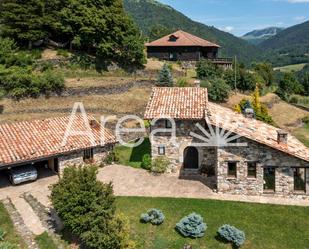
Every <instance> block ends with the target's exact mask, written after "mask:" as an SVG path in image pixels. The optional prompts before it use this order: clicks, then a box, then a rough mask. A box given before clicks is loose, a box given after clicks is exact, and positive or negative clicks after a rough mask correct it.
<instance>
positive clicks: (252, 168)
mask: <svg viewBox="0 0 309 249" xmlns="http://www.w3.org/2000/svg"><path fill="white" fill-rule="evenodd" d="M256 167H257V162H247V176H248V177H250V178H256Z"/></svg>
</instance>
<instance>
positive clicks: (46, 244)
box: [35, 232, 58, 249]
mask: <svg viewBox="0 0 309 249" xmlns="http://www.w3.org/2000/svg"><path fill="white" fill-rule="evenodd" d="M35 240H36V242H37V243H38V246H39V248H40V249H57V248H58V247H57V246H56V245H55V243H54V241H53V239H52V238H51V237H50V236H49V235H48V233H47V232H44V233H42V234H41V235H38V236H36V237H35Z"/></svg>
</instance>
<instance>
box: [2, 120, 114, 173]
mask: <svg viewBox="0 0 309 249" xmlns="http://www.w3.org/2000/svg"><path fill="white" fill-rule="evenodd" d="M72 120H73V121H72V123H71V126H70V127H71V130H73V131H75V132H78V131H81V132H85V131H87V129H89V131H91V134H92V135H93V138H94V139H93V140H92V141H91V139H90V138H89V137H88V136H85V135H83V134H81V133H80V134H79V135H78V134H77V135H72V136H69V137H68V139H67V141H66V143H65V145H64V144H63V138H64V137H65V132H66V130H67V127H68V124H70V117H69V116H66V117H56V118H49V119H44V120H33V121H24V122H17V123H8V124H1V125H0V151H1V153H0V170H3V169H8V168H12V167H19V166H23V165H28V164H32V165H36V166H46V165H47V166H48V167H49V168H50V169H51V170H52V171H53V172H55V173H57V174H59V175H61V172H62V171H63V169H64V168H65V167H67V166H71V165H82V164H89V163H96V164H101V163H102V162H103V160H104V159H105V157H106V155H107V153H108V151H110V150H111V149H112V147H113V145H114V144H115V142H116V140H115V137H114V135H112V133H111V132H110V131H108V130H107V129H104V128H102V127H101V126H100V124H99V123H98V122H97V121H96V120H95V119H94V118H93V117H91V116H87V118H83V116H82V115H75V116H74V118H73V119H72ZM102 137H104V140H101V138H102ZM102 141H104V143H103V144H102V143H101V142H102ZM62 145H64V146H62Z"/></svg>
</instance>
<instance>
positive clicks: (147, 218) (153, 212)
mask: <svg viewBox="0 0 309 249" xmlns="http://www.w3.org/2000/svg"><path fill="white" fill-rule="evenodd" d="M164 219H165V216H164V214H163V213H162V211H161V210H159V209H155V208H152V209H150V210H148V211H147V213H144V214H141V222H143V223H148V222H150V223H151V224H152V225H161V224H162V223H163V221H164Z"/></svg>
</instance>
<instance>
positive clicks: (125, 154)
mask: <svg viewBox="0 0 309 249" xmlns="http://www.w3.org/2000/svg"><path fill="white" fill-rule="evenodd" d="M115 154H116V158H117V159H118V162H119V163H120V164H122V165H127V166H131V167H134V168H140V167H141V164H142V160H143V156H144V155H145V154H151V146H150V141H149V138H145V140H144V142H143V143H142V144H141V145H140V146H138V147H135V148H129V147H126V146H122V145H117V146H116V147H115Z"/></svg>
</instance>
